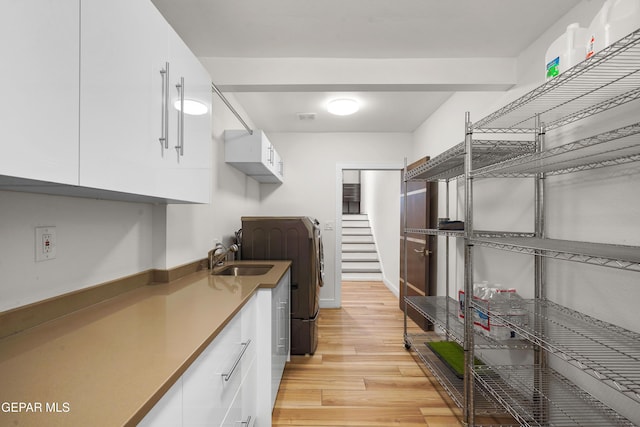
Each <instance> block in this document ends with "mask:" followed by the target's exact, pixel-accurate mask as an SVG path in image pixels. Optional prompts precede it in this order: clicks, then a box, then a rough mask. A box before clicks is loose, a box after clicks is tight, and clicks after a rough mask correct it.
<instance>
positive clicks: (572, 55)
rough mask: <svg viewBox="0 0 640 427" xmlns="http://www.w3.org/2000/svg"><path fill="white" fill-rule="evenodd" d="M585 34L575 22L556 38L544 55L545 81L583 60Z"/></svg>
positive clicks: (585, 49) (583, 29)
mask: <svg viewBox="0 0 640 427" xmlns="http://www.w3.org/2000/svg"><path fill="white" fill-rule="evenodd" d="M587 33H588V30H587V29H586V28H583V27H581V26H580V24H578V23H577V22H574V23H573V24H570V25H568V26H567V31H565V33H564V34H562V35H561V36H560V37H558V38H557V39H556V40H555V41H554V42H553V43H551V46H549V49H547V53H546V55H545V64H546V74H545V77H546V79H547V80H549V79H552V78H554V77H556V76H558V75H560V74H561V73H563V72H565V71H566V70H568V69H569V68H571V67H573V66H574V65H576V64H578V63H579V62H582V61H583V60H584V59H585V55H586V51H587V44H586V39H587Z"/></svg>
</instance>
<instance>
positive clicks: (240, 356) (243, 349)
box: [222, 340, 251, 381]
mask: <svg viewBox="0 0 640 427" xmlns="http://www.w3.org/2000/svg"><path fill="white" fill-rule="evenodd" d="M249 344H251V340H247V341H246V342H243V343H242V344H240V345H241V346H242V350H240V354H239V355H238V357H237V359H236V361H235V362H233V366H232V367H231V370H230V371H229V372H227V373H226V374H222V378H224V380H225V381H229V380H230V379H231V377H232V376H233V373H234V371H235V370H236V368H237V367H238V363H240V360H241V359H242V356H244V352H245V351H247V347H249Z"/></svg>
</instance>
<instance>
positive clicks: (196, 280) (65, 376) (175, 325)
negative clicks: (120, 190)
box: [0, 261, 290, 426]
mask: <svg viewBox="0 0 640 427" xmlns="http://www.w3.org/2000/svg"><path fill="white" fill-rule="evenodd" d="M245 263H249V262H245ZM250 263H251V264H274V268H272V269H271V271H270V272H269V273H267V274H264V275H261V276H242V277H233V276H213V275H211V274H210V271H208V270H203V271H200V272H197V273H193V274H190V275H188V276H186V277H183V278H180V279H177V280H174V281H172V282H169V283H165V284H157V285H149V286H144V287H142V288H139V289H136V290H133V291H130V292H127V293H125V294H123V295H120V296H118V297H115V298H112V299H109V300H107V301H103V302H101V303H99V304H95V305H93V306H91V307H88V308H86V309H83V310H79V311H76V312H74V313H71V314H69V315H66V316H63V317H61V318H58V319H55V320H53V321H50V322H47V323H44V324H42V325H40V326H37V327H34V328H31V329H28V330H25V331H23V332H20V333H18V334H15V335H11V336H9V337H6V338H3V339H1V340H0V405H1V406H0V425H2V426H45V425H46V426H101V425H104V426H119V425H135V424H136V423H137V422H138V421H139V420H140V419H142V418H143V417H144V415H145V414H146V413H147V412H148V411H149V410H150V409H151V408H152V407H153V405H154V404H155V403H156V402H157V401H158V400H159V399H160V397H162V395H163V394H164V393H165V391H166V390H168V388H169V387H170V386H171V385H172V384H173V383H174V382H175V380H176V379H177V378H179V377H180V376H181V375H182V373H184V371H185V370H186V369H187V368H188V367H189V365H190V364H191V363H192V362H193V361H194V360H195V359H196V358H197V356H198V355H199V354H200V353H201V352H202V350H204V348H206V346H207V345H208V344H209V343H210V342H211V341H212V340H213V339H214V338H215V336H216V335H217V334H218V333H219V332H220V331H221V330H222V328H223V327H224V326H225V325H226V324H227V323H228V321H229V320H231V318H232V317H233V315H234V314H235V313H237V312H238V311H239V310H240V308H242V306H243V305H244V303H245V302H246V301H247V300H248V299H249V297H251V296H252V295H253V294H254V292H255V291H256V289H258V288H259V287H274V286H275V285H277V283H278V281H279V280H280V279H281V278H282V276H283V275H284V274H285V272H286V270H287V268H288V267H289V266H290V262H289V261H250Z"/></svg>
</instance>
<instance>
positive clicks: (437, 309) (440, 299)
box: [405, 296, 531, 349]
mask: <svg viewBox="0 0 640 427" xmlns="http://www.w3.org/2000/svg"><path fill="white" fill-rule="evenodd" d="M405 301H406V302H407V304H408V305H409V306H411V307H412V308H414V309H415V310H416V311H418V312H419V313H420V314H422V315H423V316H424V317H425V318H427V319H428V320H429V321H430V322H431V323H433V324H434V325H435V326H437V327H439V328H440V329H442V330H443V331H444V332H445V333H447V334H448V335H449V336H450V337H451V339H452V340H454V341H455V342H457V343H458V344H460V345H463V343H464V323H463V321H462V320H463V319H462V318H461V317H459V315H458V312H459V308H460V305H459V302H458V301H456V300H454V299H453V298H451V297H445V296H427V297H423V296H407V297H405ZM474 345H475V347H476V348H478V349H526V348H531V346H530V345H529V343H527V342H526V341H522V340H506V341H497V340H493V339H491V338H489V337H487V336H485V335H481V334H475V335H474Z"/></svg>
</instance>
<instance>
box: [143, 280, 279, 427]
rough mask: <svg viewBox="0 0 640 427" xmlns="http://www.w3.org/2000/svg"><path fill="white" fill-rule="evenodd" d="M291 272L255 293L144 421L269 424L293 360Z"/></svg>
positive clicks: (193, 426) (192, 425)
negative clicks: (287, 365)
mask: <svg viewBox="0 0 640 427" xmlns="http://www.w3.org/2000/svg"><path fill="white" fill-rule="evenodd" d="M290 282H291V273H290V270H289V269H287V272H286V273H285V274H284V276H282V278H281V279H280V281H279V282H278V285H277V286H276V287H275V288H273V289H267V288H262V289H258V291H257V292H256V293H255V294H254V295H253V296H252V297H251V299H250V300H249V301H247V303H246V304H245V305H244V307H243V308H242V309H241V310H240V312H239V313H237V314H236V315H235V316H234V317H233V318H232V319H231V321H230V322H229V323H228V324H227V325H226V326H225V327H224V329H223V330H222V331H221V332H220V333H219V334H218V336H216V338H215V339H214V340H213V342H212V343H211V344H209V346H208V347H207V348H206V349H205V350H204V351H203V352H202V354H200V356H198V358H197V359H196V360H195V361H194V362H193V364H192V365H191V366H190V367H189V368H188V369H187V371H186V372H185V373H184V374H183V375H182V377H180V378H179V379H178V381H176V383H175V384H174V385H173V386H172V387H171V389H169V391H168V392H167V393H166V394H165V395H164V396H163V397H162V399H160V401H158V403H157V404H156V405H155V406H154V407H153V409H152V410H151V411H150V412H149V413H148V414H147V415H146V416H145V418H144V419H143V420H142V421H141V423H140V424H139V425H141V426H154V427H158V426H161V427H164V426H167V427H169V426H171V427H179V426H184V427H199V426H229V427H232V426H234V427H239V426H242V427H250V426H256V427H270V426H271V413H272V411H273V406H274V403H275V400H276V396H277V394H278V388H279V386H280V381H281V379H282V374H283V372H284V367H285V364H286V362H287V361H288V360H289V347H290V344H289V343H290V326H289V325H290V320H289V311H290V310H289V289H290Z"/></svg>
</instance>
